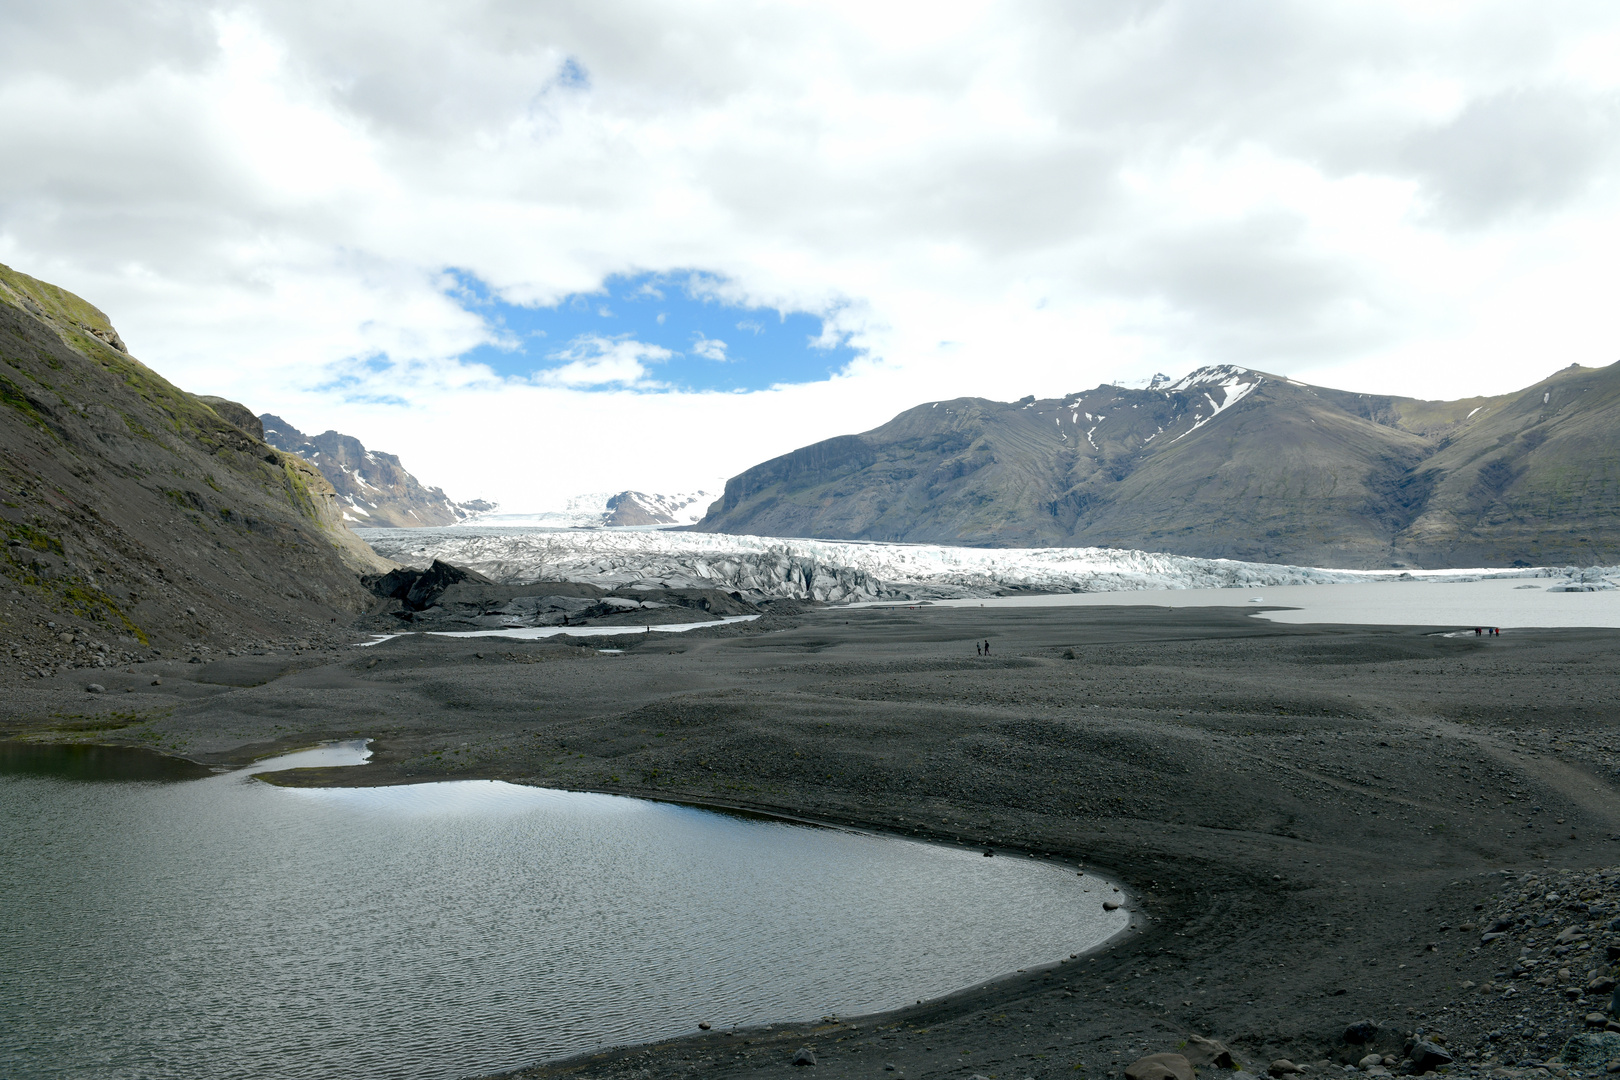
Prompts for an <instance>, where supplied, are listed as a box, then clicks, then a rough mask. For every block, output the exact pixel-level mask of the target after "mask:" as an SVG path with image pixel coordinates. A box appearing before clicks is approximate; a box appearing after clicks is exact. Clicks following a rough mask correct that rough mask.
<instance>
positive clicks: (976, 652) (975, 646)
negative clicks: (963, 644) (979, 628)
mask: <svg viewBox="0 0 1620 1080" xmlns="http://www.w3.org/2000/svg"><path fill="white" fill-rule="evenodd" d="M973 655H974V656H983V655H984V650H983V649H981V648H979V643H978V642H977V641H975V642H974V643H973Z"/></svg>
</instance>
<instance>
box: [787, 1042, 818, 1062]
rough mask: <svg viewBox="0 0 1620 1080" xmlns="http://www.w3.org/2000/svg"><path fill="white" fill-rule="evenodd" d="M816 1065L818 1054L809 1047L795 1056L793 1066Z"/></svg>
mask: <svg viewBox="0 0 1620 1080" xmlns="http://www.w3.org/2000/svg"><path fill="white" fill-rule="evenodd" d="M815 1063H816V1052H815V1051H814V1050H812V1049H810V1048H809V1047H808V1046H806V1047H804V1048H802V1049H801V1050H800V1051H799V1052H798V1053H797V1054H794V1055H793V1064H795V1065H814V1064H815Z"/></svg>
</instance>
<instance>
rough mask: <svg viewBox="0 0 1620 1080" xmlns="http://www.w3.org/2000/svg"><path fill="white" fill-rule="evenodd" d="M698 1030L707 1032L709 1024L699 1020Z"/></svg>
mask: <svg viewBox="0 0 1620 1080" xmlns="http://www.w3.org/2000/svg"><path fill="white" fill-rule="evenodd" d="M698 1030H699V1031H708V1030H709V1022H708V1021H707V1020H699V1021H698Z"/></svg>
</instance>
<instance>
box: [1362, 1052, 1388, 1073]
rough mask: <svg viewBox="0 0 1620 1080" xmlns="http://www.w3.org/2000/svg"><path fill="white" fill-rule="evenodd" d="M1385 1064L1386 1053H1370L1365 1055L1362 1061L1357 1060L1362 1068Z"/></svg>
mask: <svg viewBox="0 0 1620 1080" xmlns="http://www.w3.org/2000/svg"><path fill="white" fill-rule="evenodd" d="M1383 1064H1384V1055H1383V1054H1368V1055H1367V1056H1366V1057H1364V1058H1362V1059H1361V1060H1360V1061H1358V1062H1356V1065H1357V1066H1359V1067H1360V1068H1363V1069H1370V1068H1372V1067H1373V1066H1374V1065H1383Z"/></svg>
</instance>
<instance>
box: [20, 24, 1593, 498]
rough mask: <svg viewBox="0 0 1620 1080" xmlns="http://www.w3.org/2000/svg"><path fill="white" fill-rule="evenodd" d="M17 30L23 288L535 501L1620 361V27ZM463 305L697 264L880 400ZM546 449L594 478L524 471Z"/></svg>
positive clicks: (554, 293)
mask: <svg viewBox="0 0 1620 1080" xmlns="http://www.w3.org/2000/svg"><path fill="white" fill-rule="evenodd" d="M4 20H5V24H4V25H5V33H0V144H3V145H5V146H6V147H7V167H6V169H5V170H3V171H0V261H5V262H7V263H10V264H11V265H14V266H16V267H17V268H18V269H21V270H24V271H26V272H28V273H32V274H35V275H36V276H40V277H44V278H47V279H49V280H53V281H56V282H58V283H60V284H62V285H64V286H66V287H68V288H71V289H73V290H74V291H76V292H79V293H81V294H83V295H84V296H86V297H88V298H89V299H91V300H92V301H94V302H95V303H97V304H99V305H100V306H102V307H103V308H105V309H106V310H108V311H109V313H110V314H111V315H112V316H113V318H114V319H115V321H116V322H117V324H118V325H119V327H120V329H121V330H122V332H123V333H124V336H125V338H126V340H128V341H130V343H131V345H132V347H133V348H134V349H135V351H136V353H137V354H138V355H140V356H141V357H142V358H143V359H144V360H146V361H147V362H149V363H151V364H152V365H153V366H154V367H156V368H158V369H159V370H160V371H163V372H164V373H165V374H168V375H169V376H170V377H172V378H173V379H174V380H175V381H176V382H178V383H180V384H181V385H184V386H187V387H189V388H192V389H195V390H199V391H207V392H215V393H222V394H227V395H230V396H233V397H237V398H239V399H242V400H245V401H247V402H248V403H250V404H251V405H253V406H254V407H255V408H257V409H261V410H267V411H274V412H278V413H280V414H282V415H285V416H286V417H287V418H288V419H289V420H291V421H293V422H295V423H298V424H299V425H300V426H302V427H306V428H312V429H316V430H319V429H320V428H322V427H326V426H330V427H336V428H338V429H340V430H345V431H351V432H353V433H354V434H357V435H359V436H361V437H362V438H363V439H365V441H366V442H367V443H368V444H374V445H376V446H378V447H380V448H383V449H388V450H393V451H396V452H399V453H401V454H402V455H403V456H404V457H405V461H406V464H407V465H408V466H409V467H411V468H412V469H413V470H415V471H417V472H418V473H419V474H420V475H422V476H423V478H424V479H427V480H429V481H430V482H433V483H439V484H443V485H444V486H446V488H447V489H449V490H451V491H452V493H454V494H460V495H469V496H470V495H474V494H487V495H492V496H494V497H498V498H501V499H502V500H503V501H504V502H506V503H507V504H508V505H509V506H521V505H525V504H532V503H534V502H535V501H543V500H548V499H551V498H553V497H554V496H555V495H557V494H568V493H571V492H576V491H584V490H594V489H601V488H614V487H639V488H642V489H644V490H645V489H653V488H658V487H659V486H664V487H671V488H680V487H685V486H688V485H686V484H685V483H684V482H683V481H682V479H681V476H683V475H685V476H698V477H708V476H711V475H713V474H714V473H716V472H735V471H737V470H738V469H741V468H743V467H745V466H746V465H748V464H751V463H753V462H754V461H757V460H760V459H761V458H764V457H767V456H770V455H771V454H775V453H781V452H784V451H786V450H788V449H792V448H793V446H795V445H799V444H802V443H804V442H808V441H811V440H814V439H818V438H823V437H827V436H830V435H833V434H837V433H840V432H844V431H851V430H859V429H861V428H863V427H867V426H871V425H872V424H874V423H877V422H880V421H882V420H883V419H886V418H887V417H888V416H890V415H892V414H893V413H895V412H897V411H899V410H900V409H903V408H906V407H908V406H910V405H912V404H915V403H917V402H918V401H921V400H925V399H929V400H932V399H936V398H940V397H945V396H954V395H957V394H983V395H987V396H995V397H1001V398H1004V399H1005V398H1015V397H1018V396H1021V395H1023V394H1025V393H1031V392H1033V393H1043V394H1045V393H1053V394H1055V393H1063V392H1066V391H1069V390H1074V389H1080V388H1085V387H1087V386H1090V385H1094V384H1096V383H1097V382H1100V381H1103V380H1106V379H1113V378H1139V379H1140V378H1146V377H1148V376H1150V375H1151V374H1152V373H1153V372H1155V371H1160V370H1163V371H1170V372H1173V373H1179V372H1180V371H1183V370H1186V369H1188V368H1190V367H1192V366H1195V365H1196V364H1199V363H1204V362H1214V361H1238V362H1246V363H1249V364H1252V365H1254V366H1258V367H1262V368H1271V369H1273V370H1282V371H1284V372H1285V373H1288V374H1292V375H1295V376H1297V377H1302V378H1313V379H1317V380H1319V381H1331V382H1332V383H1334V384H1337V385H1341V386H1344V387H1346V388H1351V389H1358V390H1368V391H1384V392H1405V393H1412V394H1417V395H1420V396H1453V395H1463V394H1471V393H1480V392H1491V391H1501V390H1505V389H1509V388H1512V387H1515V386H1520V385H1523V384H1524V383H1526V382H1528V381H1530V380H1532V379H1534V378H1536V377H1538V376H1540V375H1542V374H1545V373H1546V372H1547V371H1550V370H1552V369H1554V368H1557V367H1561V366H1564V365H1566V364H1568V363H1570V362H1580V363H1588V364H1592V363H1607V362H1610V361H1611V360H1613V359H1614V358H1615V351H1616V349H1615V345H1616V338H1617V334H1616V331H1617V327H1616V325H1615V317H1614V316H1613V315H1612V314H1610V310H1611V309H1612V308H1613V307H1614V305H1613V303H1612V301H1611V300H1609V298H1608V297H1607V296H1606V294H1605V293H1604V291H1603V289H1602V288H1601V287H1600V284H1601V283H1602V282H1605V281H1606V280H1607V279H1608V277H1609V276H1611V275H1610V274H1609V273H1608V268H1609V265H1610V252H1612V250H1613V249H1614V246H1615V244H1616V242H1617V241H1620V185H1617V183H1616V181H1617V176H1620V173H1617V170H1620V163H1617V161H1616V157H1615V154H1614V153H1613V152H1612V151H1611V149H1610V148H1611V147H1612V146H1614V145H1616V139H1615V135H1616V126H1617V124H1620V77H1617V76H1616V75H1615V65H1614V64H1613V63H1612V59H1613V43H1614V42H1615V41H1620V11H1617V10H1616V9H1615V8H1614V7H1613V5H1612V4H1607V3H1581V2H1571V3H1568V4H1561V5H1559V6H1558V8H1557V9H1556V11H1555V12H1553V13H1552V14H1549V10H1548V9H1547V8H1546V7H1545V6H1544V5H1536V4H1532V3H1529V2H1519V3H1478V4H1466V5H1465V4H1452V3H1442V4H1427V5H1411V4H1403V3H1396V2H1393V0H1390V2H1385V3H1377V2H1356V3H1350V2H1345V3H1320V4H1309V5H1300V4H1271V3H1259V2H1255V0H1239V2H1235V3H1230V4H1218V5H1216V4H1207V3H1201V2H1198V0H1163V2H1159V3H1154V4H1148V5H1115V6H1108V5H1073V4H1064V3H1057V2H1041V0H1030V2H1028V3H1023V4H1017V5H1003V4H995V5H992V4H965V3H964V4H948V5H937V4H930V5H927V6H922V5H908V4H894V5H877V6H874V5H871V4H856V3H853V2H848V3H827V4H816V5H795V4H779V5H763V6H741V5H725V4H707V3H695V2H693V3H680V2H674V3H660V4H650V3H635V2H628V0H626V2H621V3H593V4H583V3H563V4H549V5H512V4H506V3H501V2H497V0H468V2H467V3H463V4H458V5H445V4H441V3H427V2H425V0H392V2H389V3H386V4H385V3H383V2H382V0H359V2H357V3H351V4H343V5H331V4H317V3H314V2H313V0H305V2H290V3H278V4H264V3H255V2H253V0H246V2H242V3H231V4H229V5H224V4H222V5H220V6H218V7H216V8H209V7H207V6H206V5H130V4H123V3H114V2H111V0H106V2H104V3H100V4H98V3H95V2H89V0H87V2H86V3H81V4H73V5H32V6H17V5H13V6H12V7H11V8H9V9H8V10H7V13H6V15H5V16H4ZM448 268H455V269H457V270H459V271H461V272H464V273H469V274H472V275H475V276H476V277H478V278H480V279H481V280H483V281H485V282H487V283H489V284H490V285H491V286H492V287H493V288H495V289H497V290H498V291H499V292H500V293H501V295H502V297H503V298H504V299H507V300H510V301H514V302H534V303H546V302H552V301H555V300H557V299H558V298H560V297H562V296H566V295H569V294H571V293H578V292H590V291H592V290H596V289H598V288H599V287H600V285H601V283H602V279H603V277H604V276H605V275H607V274H612V273H623V274H633V273H638V272H641V271H659V272H679V271H694V272H696V273H697V274H698V275H699V276H698V277H696V278H695V279H694V281H693V282H692V283H691V284H693V285H694V286H695V288H696V292H697V293H698V295H710V296H713V297H714V298H716V299H722V300H727V301H730V302H740V303H746V304H748V305H759V306H771V307H778V308H782V309H786V310H805V311H812V312H818V313H823V314H825V315H827V317H828V326H827V335H826V337H825V339H824V341H825V342H827V343H830V342H832V341H835V340H840V339H842V338H843V336H844V335H847V340H848V342H849V343H850V344H852V345H854V346H856V347H857V348H859V349H861V350H863V353H862V359H861V360H859V361H858V362H857V363H855V364H854V365H852V367H851V369H850V370H849V372H848V373H847V374H846V375H845V376H844V377H841V378H840V379H838V380H835V381H833V382H831V383H826V384H818V385H815V386H810V387H798V388H783V389H778V390H773V391H769V392H763V393H755V394H725V395H703V394H687V393H679V392H675V391H672V390H668V389H667V388H660V384H659V382H658V380H657V379H656V378H654V377H653V372H654V369H655V367H656V365H657V363H658V362H659V360H660V359H661V357H659V356H658V355H656V354H655V352H654V351H651V347H650V346H646V345H644V344H641V343H636V342H633V341H631V340H628V339H617V340H615V339H596V340H595V341H593V342H579V343H573V344H571V345H570V346H569V347H568V348H567V349H565V350H564V352H563V354H561V355H559V356H558V358H557V359H558V362H557V364H556V365H555V366H553V367H550V368H548V369H547V370H546V371H545V372H543V373H541V374H539V375H537V376H536V378H535V379H534V380H533V381H532V382H527V383H525V382H521V381H520V382H516V383H514V382H512V381H509V380H508V381H503V380H501V379H499V378H497V377H496V376H495V375H494V374H493V373H492V372H491V371H490V370H488V369H487V368H483V367H481V366H479V365H476V364H463V363H460V362H457V361H456V360H455V359H454V358H455V357H456V356H458V355H460V354H461V353H463V352H465V351H466V350H468V349H470V348H472V347H474V346H476V345H479V344H497V345H499V344H501V343H502V342H503V339H504V333H505V332H504V331H503V330H502V329H501V328H499V327H496V326H490V325H488V324H486V323H485V322H484V321H483V320H482V319H481V318H480V316H479V315H478V314H477V308H476V306H475V307H473V308H472V309H471V310H468V309H467V308H464V307H462V306H461V305H459V304H458V303H456V302H455V301H454V300H453V299H451V298H450V297H449V296H447V295H446V280H445V277H444V275H445V272H446V270H447V269H448ZM706 341H707V339H706ZM942 342H949V343H950V345H949V346H948V347H947V346H944V345H942V344H941V343H942ZM708 346H714V347H716V348H718V346H719V343H718V342H715V341H708V344H707V345H706V346H704V347H708ZM700 354H701V353H700ZM384 356H386V357H388V358H389V359H390V360H391V361H392V362H393V363H392V364H391V365H387V366H383V367H381V368H379V366H378V358H380V357H384ZM536 418H542V419H543V429H544V431H545V432H546V441H547V447H548V450H547V454H548V459H549V460H550V461H551V462H552V463H553V467H548V468H545V469H535V468H533V467H532V464H533V463H532V459H531V458H530V457H529V455H527V454H526V453H523V452H520V451H521V450H523V448H526V447H527V446H529V443H528V441H527V440H529V439H530V438H531V437H532V434H533V432H534V430H535V426H534V425H535V422H536ZM401 432H409V433H410V434H409V436H408V437H403V436H402V435H401V434H400V433H401ZM604 432H613V433H614V434H613V435H612V436H611V438H610V439H606V440H605V437H604V435H603V433H604ZM507 439H511V440H512V441H511V442H510V443H507V442H506V441H505V440H507ZM604 440H605V441H604ZM585 445H589V446H590V449H589V451H586V450H584V449H582V448H580V447H582V446H585ZM660 477H666V478H665V479H660Z"/></svg>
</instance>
